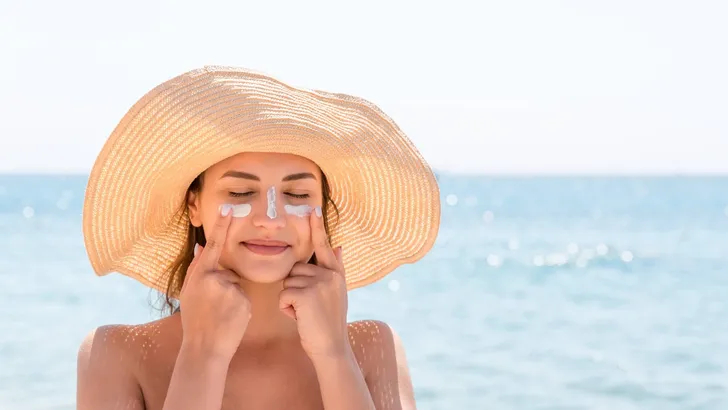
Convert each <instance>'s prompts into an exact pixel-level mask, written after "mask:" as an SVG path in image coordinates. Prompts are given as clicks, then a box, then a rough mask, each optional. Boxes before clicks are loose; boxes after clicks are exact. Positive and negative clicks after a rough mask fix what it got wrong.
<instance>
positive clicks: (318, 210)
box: [316, 206, 323, 218]
mask: <svg viewBox="0 0 728 410" xmlns="http://www.w3.org/2000/svg"><path fill="white" fill-rule="evenodd" d="M321 215H323V213H322V212H321V207H320V206H317V207H316V216H318V217H319V218H321Z"/></svg>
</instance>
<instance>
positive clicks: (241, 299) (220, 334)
mask: <svg viewBox="0 0 728 410" xmlns="http://www.w3.org/2000/svg"><path fill="white" fill-rule="evenodd" d="M231 214H232V211H231V209H230V208H229V206H227V207H226V206H223V207H222V208H221V212H220V215H219V216H218V218H217V221H216V223H215V226H214V228H213V230H212V232H210V235H207V242H206V245H205V246H204V248H203V247H201V246H199V245H196V246H195V248H196V249H195V256H194V258H193V260H192V263H190V266H189V268H188V269H187V275H186V277H185V281H184V284H183V285H182V291H181V293H180V314H181V320H182V348H184V349H194V350H195V351H196V352H198V353H203V354H210V355H215V356H222V357H224V358H226V359H231V358H232V356H233V354H235V351H236V350H237V348H238V346H239V345H240V341H241V340H242V338H243V335H244V334H245V329H246V328H247V327H248V322H249V321H250V315H251V312H250V301H249V300H248V298H247V297H246V296H245V293H244V292H243V289H242V288H241V287H240V277H239V276H238V275H237V274H236V273H234V272H232V271H230V270H224V269H222V268H221V266H220V264H219V260H220V254H221V253H222V250H223V248H224V247H225V240H226V238H227V232H228V228H229V226H230V221H231V219H232V216H231Z"/></svg>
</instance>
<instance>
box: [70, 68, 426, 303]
mask: <svg viewBox="0 0 728 410" xmlns="http://www.w3.org/2000/svg"><path fill="white" fill-rule="evenodd" d="M240 152H280V153H290V154H296V155H299V156H303V157H306V158H308V159H310V160H312V161H313V162H315V163H316V164H317V165H318V166H319V167H320V168H321V170H322V171H323V172H324V174H326V176H327V178H328V180H329V183H330V185H331V197H332V199H333V201H334V202H335V203H336V205H337V206H338V207H339V211H340V214H339V219H338V220H337V221H338V222H337V223H336V224H334V226H333V231H332V232H331V242H332V245H333V246H338V245H343V247H344V249H345V250H346V260H345V269H346V279H347V286H348V288H349V289H353V288H356V287H360V286H364V285H367V284H370V283H372V282H374V281H376V280H378V279H380V278H382V277H383V276H385V275H386V274H388V273H389V272H391V271H392V270H394V269H395V268H396V267H398V266H399V265H401V264H404V263H412V262H414V261H416V260H418V259H420V258H422V257H423V256H424V255H425V254H426V253H427V252H428V251H429V250H430V248H431V247H432V246H433V243H434V242H435V238H436V236H437V232H438V228H439V223H440V194H439V190H438V187H437V182H436V179H435V176H434V174H433V172H432V170H431V169H430V167H429V166H428V165H427V163H426V162H425V160H424V159H423V158H422V156H421V155H420V153H419V152H418V151H417V149H416V148H415V147H414V146H413V144H412V142H411V141H410V140H409V139H408V138H407V137H406V136H405V135H404V133H403V132H402V131H401V130H400V129H399V127H398V126H397V125H396V124H395V123H394V122H393V121H392V120H391V119H390V118H389V117H388V116H387V115H386V114H384V113H383V112H382V111H381V110H380V109H379V108H378V107H377V106H375V105H373V104H372V103H370V102H368V101H365V100H363V99H361V98H357V97H353V96H350V95H345V94H334V93H329V92H324V91H318V90H308V89H302V88H296V87H293V86H291V85H289V84H286V83H283V82H281V81H280V80H277V79H275V78H272V77H270V76H267V75H265V74H262V73H259V72H254V71H251V70H248V69H243V68H235V67H217V66H208V67H204V68H200V69H196V70H193V71H190V72H187V73H184V74H182V75H180V76H177V77H175V78H172V79H171V80H168V81H166V82H164V83H162V84H160V85H159V86H157V87H155V88H154V89H153V90H151V91H150V92H149V93H147V94H146V95H144V96H143V97H142V98H141V99H140V100H139V101H138V102H137V103H136V104H134V106H132V107H131V109H130V110H129V111H128V112H127V114H126V115H125V116H124V117H123V118H122V119H121V121H120V123H119V124H118V125H117V127H116V128H115V129H114V131H113V133H112V134H111V136H110V137H109V139H108V141H107V142H106V144H105V145H104V147H103V148H102V150H101V153H100V154H99V156H98V158H97V160H96V162H95V164H94V167H93V169H92V171H91V175H90V178H89V181H88V187H87V190H86V197H85V201H84V209H83V234H84V240H85V244H86V250H87V252H88V256H89V259H90V261H91V266H92V267H93V269H94V271H95V272H96V274H97V275H99V276H103V275H106V274H108V273H110V272H119V273H121V274H124V275H127V276H129V277H131V278H134V279H136V280H138V281H140V282H142V283H143V284H145V285H147V286H150V287H152V288H155V289H157V290H160V291H164V290H165V289H166V278H164V277H162V274H163V273H164V272H165V270H166V269H167V268H168V266H169V265H170V264H171V263H172V262H173V261H174V260H175V259H176V258H177V257H178V256H179V254H180V252H181V251H182V249H183V247H184V245H185V243H186V235H187V229H188V224H189V219H188V217H187V215H186V214H185V215H183V218H181V219H180V218H179V213H178V211H179V209H180V207H181V205H182V204H183V201H184V200H185V193H186V191H187V189H188V187H189V185H190V183H191V182H192V181H193V180H194V179H195V178H196V177H197V176H198V175H199V174H200V173H202V172H203V171H204V170H205V169H207V168H208V167H210V166H211V165H213V164H215V163H217V162H219V161H221V160H223V159H225V158H228V157H230V156H233V155H235V154H238V153H240ZM330 216H333V215H330Z"/></svg>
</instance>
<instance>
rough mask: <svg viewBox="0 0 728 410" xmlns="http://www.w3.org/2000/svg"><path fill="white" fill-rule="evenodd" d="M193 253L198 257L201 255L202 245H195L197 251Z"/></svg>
mask: <svg viewBox="0 0 728 410" xmlns="http://www.w3.org/2000/svg"><path fill="white" fill-rule="evenodd" d="M192 253H193V254H194V255H195V256H197V255H199V254H200V245H198V244H195V249H194V250H193V251H192Z"/></svg>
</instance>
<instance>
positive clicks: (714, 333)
mask: <svg viewBox="0 0 728 410" xmlns="http://www.w3.org/2000/svg"><path fill="white" fill-rule="evenodd" d="M438 180H439V183H440V188H441V197H442V224H441V228H440V233H439V237H438V240H437V243H436V244H435V246H434V248H433V249H432V251H431V252H430V253H429V254H428V255H427V256H426V257H424V258H423V259H422V260H420V261H419V262H417V263H415V264H411V265H404V266H402V267H400V268H399V269H397V270H396V271H395V272H393V273H392V274H390V275H389V276H387V277H385V278H384V279H382V280H380V281H379V282H376V283H374V284H372V285H370V286H368V287H365V288H362V289H356V290H353V291H352V292H351V293H350V295H349V316H350V319H351V320H357V319H378V320H383V321H386V322H388V323H389V324H390V325H391V326H392V327H393V328H394V329H395V330H396V332H397V333H398V334H399V336H400V337H401V339H402V341H403V343H404V345H405V348H406V352H407V360H408V365H409V368H410V372H411V377H412V380H413V384H414V387H415V395H416V401H417V408H418V409H503V410H507V409H508V410H510V409H513V410H516V409H518V410H531V409H532V410H546V409H550V410H551V409H553V410H557V409H558V410H576V409H594V410H597V409H600V410H645V409H654V410H691V409H694V410H698V409H700V410H725V409H728V177H720V176H694V177H684V176H654V177H647V176H643V177H640V176H610V177H608V176H533V177H530V176H483V175H454V174H448V173H438ZM86 181H87V176H86V175H17V174H14V175H0V409H26V410H41V409H57V410H61V409H63V410H70V409H74V408H75V398H76V397H75V387H76V357H77V352H78V347H79V344H80V343H81V340H82V339H83V337H84V336H85V335H86V334H87V333H88V332H89V331H90V330H92V329H93V328H95V327H97V326H100V325H103V324H111V323H142V322H145V321H149V320H154V319H156V318H158V317H159V312H158V310H157V307H158V304H157V297H156V294H155V293H152V292H150V291H149V289H147V288H144V287H143V286H142V285H140V284H138V283H137V282H134V281H132V280H131V279H128V278H126V277H124V276H122V275H119V274H112V275H109V276H106V277H103V278H99V277H97V276H95V275H94V273H93V272H92V270H91V267H90V265H89V262H88V259H87V256H86V253H85V250H84V245H83V239H82V234H81V207H82V203H83V195H84V189H85V185H86Z"/></svg>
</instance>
